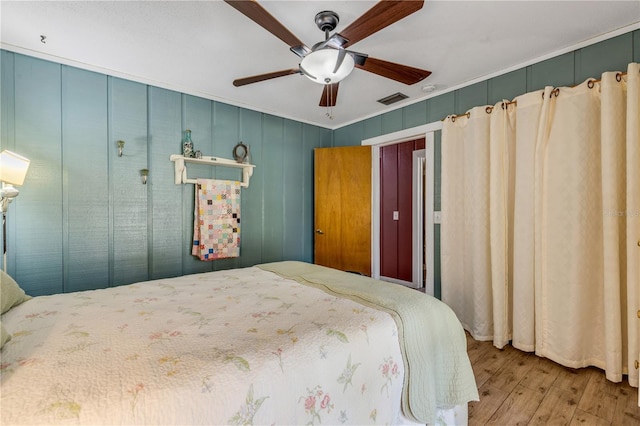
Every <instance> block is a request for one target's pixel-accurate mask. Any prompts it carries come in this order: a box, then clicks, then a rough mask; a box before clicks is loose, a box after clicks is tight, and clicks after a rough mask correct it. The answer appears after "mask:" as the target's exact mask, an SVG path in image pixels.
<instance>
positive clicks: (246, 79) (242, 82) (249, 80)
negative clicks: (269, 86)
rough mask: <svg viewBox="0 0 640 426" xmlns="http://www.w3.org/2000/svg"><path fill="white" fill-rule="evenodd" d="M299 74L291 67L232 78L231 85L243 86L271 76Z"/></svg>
mask: <svg viewBox="0 0 640 426" xmlns="http://www.w3.org/2000/svg"><path fill="white" fill-rule="evenodd" d="M292 74H300V70H299V69H298V68H292V69H290V70H282V71H274V72H269V73H266V74H260V75H254V76H251V77H244V78H238V79H236V80H233V85H234V86H236V87H240V86H244V85H245V84H251V83H257V82H259V81H265V80H270V79H272V78H277V77H284V76H286V75H292Z"/></svg>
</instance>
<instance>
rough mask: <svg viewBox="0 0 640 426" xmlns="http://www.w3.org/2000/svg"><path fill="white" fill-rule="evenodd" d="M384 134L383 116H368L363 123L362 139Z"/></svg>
mask: <svg viewBox="0 0 640 426" xmlns="http://www.w3.org/2000/svg"><path fill="white" fill-rule="evenodd" d="M381 134H382V116H381V115H376V116H375V117H371V118H367V119H366V120H364V124H363V134H362V139H369V138H375V137H376V136H380V135H381Z"/></svg>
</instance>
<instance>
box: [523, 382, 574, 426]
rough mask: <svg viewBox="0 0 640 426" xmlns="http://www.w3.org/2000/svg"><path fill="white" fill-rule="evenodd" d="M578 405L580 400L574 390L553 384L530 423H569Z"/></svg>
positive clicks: (544, 424)
mask: <svg viewBox="0 0 640 426" xmlns="http://www.w3.org/2000/svg"><path fill="white" fill-rule="evenodd" d="M577 406H578V400H577V399H576V395H575V394H574V393H573V392H571V391H566V390H562V389H560V388H557V387H555V386H551V388H549V392H547V394H546V395H545V396H544V398H543V399H542V403H541V404H540V406H539V407H538V409H537V410H536V412H535V413H534V414H533V417H532V419H531V422H529V425H530V426H546V425H557V426H560V425H569V424H570V423H571V419H572V418H573V415H574V414H575V412H576V409H577Z"/></svg>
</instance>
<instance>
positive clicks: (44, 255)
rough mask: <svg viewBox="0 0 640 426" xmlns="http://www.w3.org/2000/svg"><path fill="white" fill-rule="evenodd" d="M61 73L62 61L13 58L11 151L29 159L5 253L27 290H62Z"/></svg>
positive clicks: (11, 214)
mask: <svg viewBox="0 0 640 426" xmlns="http://www.w3.org/2000/svg"><path fill="white" fill-rule="evenodd" d="M60 73H61V65H58V64H54V63H51V62H45V61H42V60H39V59H33V58H30V57H27V56H17V57H16V58H15V150H16V151H17V152H18V153H20V154H21V155H24V156H25V157H27V158H29V159H30V160H31V164H30V166H29V171H28V174H27V177H26V179H25V182H24V185H23V186H22V187H20V196H19V197H18V198H17V199H16V200H15V201H14V202H13V203H12V204H13V206H12V207H13V211H12V212H9V214H8V217H7V220H8V221H11V222H13V223H14V224H15V235H16V239H15V240H14V239H13V238H11V239H10V247H9V248H8V250H7V255H11V256H14V259H15V269H14V271H13V276H14V278H15V279H16V281H17V282H19V283H20V284H22V285H24V289H25V291H27V293H28V294H31V295H40V294H48V293H59V292H62V291H63V286H62V283H63V268H62V262H63V259H62V241H63V240H62V158H61V152H62V147H61V143H62V142H61V139H62V135H61V124H60V123H61V92H60V82H61V74H60ZM8 262H9V261H8Z"/></svg>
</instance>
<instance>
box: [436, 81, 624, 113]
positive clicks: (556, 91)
mask: <svg viewBox="0 0 640 426" xmlns="http://www.w3.org/2000/svg"><path fill="white" fill-rule="evenodd" d="M625 75H627V73H626V72H617V73H616V81H617V82H621V81H622V77H624V76H625ZM601 81H602V80H599V79H596V78H590V79H589V80H587V87H588V88H589V89H593V88H594V87H595V85H596V83H600V82H601ZM576 86H578V85H577V84H576V85H574V86H571V87H576ZM559 94H560V88H559V87H556V88H555V89H553V90H552V91H551V96H555V97H558V95H559ZM542 97H543V98H544V92H542ZM509 105H518V102H517V101H508V102H502V104H501V106H502V109H505V108H507V107H508V106H509ZM493 108H494V107H493V106H491V105H489V106H487V107H486V108H485V109H484V111H485V112H486V113H487V114H491V113H492V112H493ZM460 117H467V118H469V117H471V113H470V112H468V111H467V112H465V113H464V114H457V115H449V116H447V117H445V118H443V119H442V120H440V121H445V120H446V119H447V118H451V121H452V122H454V123H455V121H456V119H457V118H460Z"/></svg>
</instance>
